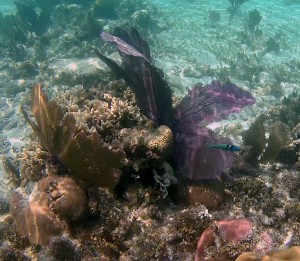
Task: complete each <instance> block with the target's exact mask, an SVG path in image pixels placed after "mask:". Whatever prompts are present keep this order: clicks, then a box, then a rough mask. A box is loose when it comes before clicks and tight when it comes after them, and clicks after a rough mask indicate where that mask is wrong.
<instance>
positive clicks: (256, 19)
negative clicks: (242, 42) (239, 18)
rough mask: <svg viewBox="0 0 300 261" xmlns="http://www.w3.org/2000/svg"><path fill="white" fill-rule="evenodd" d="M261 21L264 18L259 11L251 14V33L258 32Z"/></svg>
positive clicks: (249, 21)
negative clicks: (257, 28)
mask: <svg viewBox="0 0 300 261" xmlns="http://www.w3.org/2000/svg"><path fill="white" fill-rule="evenodd" d="M261 19H262V16H261V14H260V13H259V11H258V10H257V9H254V10H252V11H250V12H249V14H248V19H247V24H248V27H249V30H250V31H251V32H255V31H256V27H257V26H258V25H259V23H260V21H261Z"/></svg>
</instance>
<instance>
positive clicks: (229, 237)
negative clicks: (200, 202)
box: [195, 218, 272, 261]
mask: <svg viewBox="0 0 300 261" xmlns="http://www.w3.org/2000/svg"><path fill="white" fill-rule="evenodd" d="M254 227H255V224H254V223H253V221H252V220H250V219H246V218H241V219H230V220H220V221H217V222H215V223H214V225H212V226H210V227H208V228H206V229H205V230H204V232H203V233H202V235H201V237H200V239H199V241H198V245H197V251H196V256H195V261H200V260H204V259H205V258H206V256H207V255H208V254H209V252H210V251H209V246H211V245H213V252H214V253H213V255H214V256H213V257H212V256H210V257H209V258H219V259H221V260H224V261H229V260H234V259H235V258H236V257H237V256H238V255H240V254H241V253H242V252H246V251H253V252H255V253H258V254H260V255H261V254H264V253H266V252H267V251H270V250H271V248H272V239H271V237H270V236H269V234H268V233H267V232H262V233H257V232H256V230H254ZM219 243H221V244H219ZM219 259H218V260H219Z"/></svg>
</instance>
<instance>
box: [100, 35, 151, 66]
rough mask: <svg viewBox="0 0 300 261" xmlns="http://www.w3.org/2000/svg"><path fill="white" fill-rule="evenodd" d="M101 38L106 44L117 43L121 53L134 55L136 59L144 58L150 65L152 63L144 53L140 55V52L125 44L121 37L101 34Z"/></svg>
mask: <svg viewBox="0 0 300 261" xmlns="http://www.w3.org/2000/svg"><path fill="white" fill-rule="evenodd" d="M100 36H101V37H102V39H103V40H104V41H106V42H110V43H115V44H116V46H117V48H118V50H119V51H120V52H121V53H124V54H127V55H132V56H135V57H141V58H144V59H145V60H146V61H148V62H149V63H150V61H149V60H148V59H147V58H146V57H145V56H144V55H143V54H142V53H140V52H139V51H138V50H136V49H135V48H134V47H132V46H131V45H129V44H128V43H126V42H124V41H123V40H122V39H120V38H119V37H117V36H114V35H111V34H109V33H106V32H102V33H101V34H100Z"/></svg>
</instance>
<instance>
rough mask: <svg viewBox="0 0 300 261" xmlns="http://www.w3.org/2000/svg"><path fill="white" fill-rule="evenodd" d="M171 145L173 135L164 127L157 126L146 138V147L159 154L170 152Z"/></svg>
mask: <svg viewBox="0 0 300 261" xmlns="http://www.w3.org/2000/svg"><path fill="white" fill-rule="evenodd" d="M172 144H173V133H172V131H171V129H170V128H169V127H168V126H166V125H161V126H159V127H158V128H157V129H156V130H155V131H154V132H153V133H151V134H149V136H148V137H147V138H146V147H147V148H148V149H149V150H150V151H154V152H157V153H159V154H161V153H164V152H166V151H170V149H171V146H172Z"/></svg>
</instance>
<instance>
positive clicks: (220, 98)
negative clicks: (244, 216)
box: [96, 28, 255, 180]
mask: <svg viewBox="0 0 300 261" xmlns="http://www.w3.org/2000/svg"><path fill="white" fill-rule="evenodd" d="M115 35H117V36H114V35H110V34H108V33H105V32H103V33H102V34H101V36H102V38H103V39H104V40H105V41H108V42H111V43H114V44H116V47H117V48H118V50H119V53H120V55H121V57H122V65H121V66H120V65H118V64H117V63H116V62H115V61H114V60H112V59H110V58H107V57H106V56H104V55H103V54H101V53H100V52H98V51H97V50H96V54H97V55H98V57H99V58H100V59H101V60H102V61H104V62H105V63H106V64H107V65H108V66H109V67H110V68H111V69H112V70H113V71H114V73H115V75H116V77H117V78H123V79H124V80H125V82H126V83H127V84H128V85H129V86H130V88H131V89H132V91H133V92H134V94H135V96H136V99H137V103H138V105H139V106H140V108H141V110H142V112H143V113H144V114H145V115H146V116H147V117H148V118H150V119H151V120H153V122H154V123H155V124H156V125H166V126H168V127H169V128H170V129H171V130H172V132H173V134H174V136H175V137H176V139H175V141H174V151H173V153H174V155H175V160H176V162H177V165H178V167H179V169H180V170H181V171H182V172H183V173H184V175H185V176H186V177H187V178H189V179H191V180H195V179H196V180H201V179H214V178H217V177H219V176H220V175H221V174H222V172H223V171H224V168H225V167H226V166H228V165H229V164H230V162H231V160H232V154H231V153H228V152H226V151H214V152H209V150H205V147H206V146H207V144H210V143H224V142H230V141H229V140H228V139H225V138H223V137H220V136H219V135H217V134H216V133H214V132H213V131H210V130H209V129H207V128H206V127H205V125H206V124H208V123H211V122H213V121H218V120H221V119H224V118H226V117H227V116H228V114H229V113H231V112H239V111H240V110H241V109H242V108H243V107H244V106H246V105H250V104H253V103H254V102H255V99H254V98H253V96H252V95H251V94H250V93H249V92H247V91H244V90H242V89H240V88H239V87H237V86H236V85H234V84H232V83H230V82H226V83H220V82H218V81H213V82H212V83H211V84H208V85H205V86H202V85H196V86H194V87H193V88H192V89H191V90H190V91H189V93H188V95H187V96H185V97H184V98H183V99H182V100H181V102H180V103H179V104H178V105H177V106H176V107H175V108H173V105H172V90H171V88H170V86H169V85H168V83H167V82H166V81H165V80H164V78H163V72H162V71H161V70H160V69H158V68H156V67H155V66H154V65H153V64H152V61H151V55H150V48H149V46H148V44H147V42H146V41H145V40H144V39H142V38H141V37H140V35H139V33H138V32H137V30H135V29H131V30H129V31H126V30H123V29H121V28H117V29H116V31H115ZM205 155H207V156H205ZM208 155H209V156H208ZM199 167H200V170H199Z"/></svg>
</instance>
